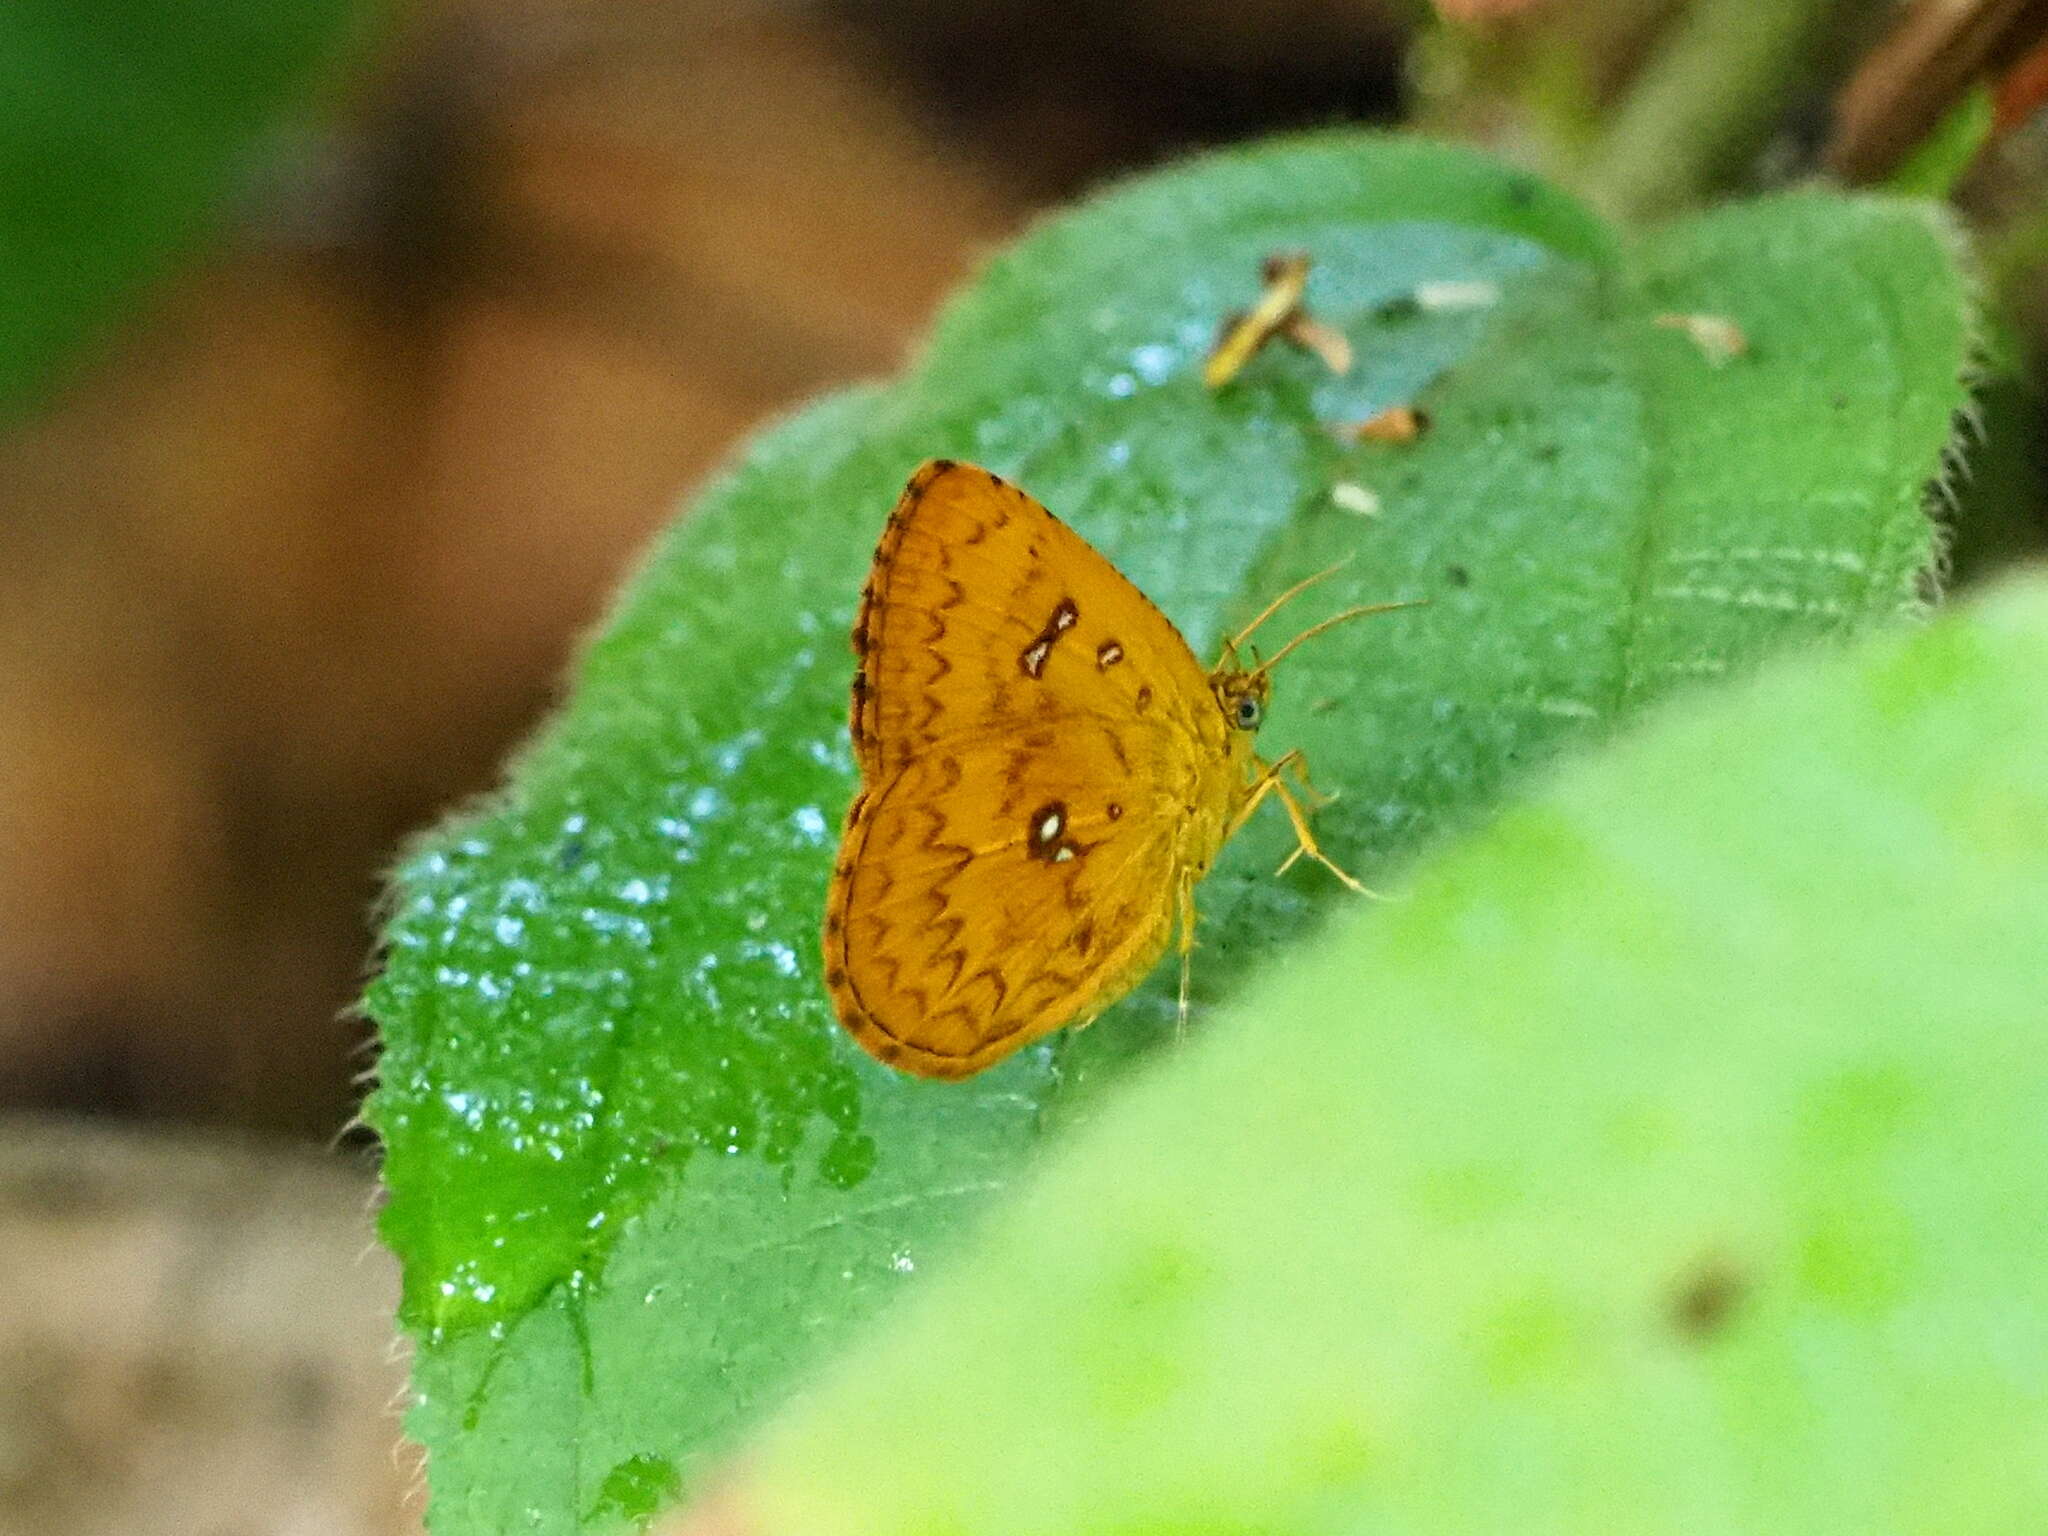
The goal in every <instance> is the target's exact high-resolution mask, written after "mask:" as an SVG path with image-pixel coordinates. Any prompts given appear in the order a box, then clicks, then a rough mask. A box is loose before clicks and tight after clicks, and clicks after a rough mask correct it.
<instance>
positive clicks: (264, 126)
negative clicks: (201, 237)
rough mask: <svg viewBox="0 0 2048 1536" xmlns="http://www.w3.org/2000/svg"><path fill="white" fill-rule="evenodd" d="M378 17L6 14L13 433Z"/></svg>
mask: <svg viewBox="0 0 2048 1536" xmlns="http://www.w3.org/2000/svg"><path fill="white" fill-rule="evenodd" d="M372 10H373V7H372V6H371V5H370V3H369V0H305V3H301V4H294V5H284V6H280V5H274V4H269V3H265V0H208V3H206V4H203V5H172V6H165V5H159V4H151V3H148V0H104V3H95V4H91V5H79V4H77V3H75V0H9V3H8V4H7V5H6V6H5V7H4V8H0V271H4V272H5V273H6V280H5V281H4V282H0V422H4V421H5V420H7V419H8V418H9V417H11V416H17V415H19V414H21V413H22V412H23V411H25V410H26V409H27V408H29V407H30V406H31V405H33V404H34V403H35V402H36V401H37V400H38V399H39V398H40V397H41V396H42V394H43V393H44V392H45V391H46V390H47V389H48V387H49V386H50V384H51V383H52V382H53V380H54V379H55V377H56V376H57V375H58V373H59V371H60V370H61V368H62V367H63V366H64V364H65V363H66V362H67V360H68V359H70V358H71V357H72V355H73V354H74V353H76V352H77V351H78V349H79V348H80V347H81V346H83V345H85V344H87V343H89V342H90V341H91V340H92V339H93V338H95V337H98V336H100V335H101V334H103V333H104V331H105V330H106V328H107V326H108V323H109V317H110V316H112V315H115V314H117V313H119V311H120V310H121V309H122V308H123V307H124V306H125V305H127V304H128V303H130V302H132V301H133V299H134V296H135V295H136V294H137V293H138V292H139V291H140V290H141V289H142V288H143V286H144V285H145V284H146V283H148V282H149V281H150V280H151V279H154V278H159V277H161V276H162V275H163V274H165V273H166V272H167V271H168V270H169V268H170V266H171V263H172V260H173V259H174V258H175V257H176V256H178V255H180V254H182V253H183V252H185V251H186V249H187V248H188V247H189V246H190V245H191V243H192V241H193V239H194V237H195V236H196V235H197V234H198V232H199V231H200V230H201V229H202V228H203V227H204V226H205V225H206V224H207V223H208V222H209V220H211V219H213V218H214V217H216V216H217V215H218V213H219V211H220V209H221V207H222V205H223V204H224V203H226V202H228V201H229V200H230V199H231V198H232V196H233V193H234V189H235V186H236V183H237V181H238V179H239V178H241V177H242V176H243V175H245V174H246V173H248V172H249V171H250V170H251V169H252V168H253V167H254V166H255V164H256V163H257V162H258V161H260V159H261V158H262V156H263V155H264V153H265V152H266V148H267V146H268V144H269V142H270V138H269V136H270V134H271V133H272V131H273V130H274V129H276V127H277V126H278V124H279V123H280V121H281V120H282V119H284V118H286V117H288V116H290V115H291V114H293V113H295V112H297V111H299V110H301V109H302V107H303V103H304V101H305V98H306V96H307V94H308V91H309V89H310V87H311V86H312V84H313V83H314V81H315V80H316V79H317V78H318V76H319V73H320V70H321V68H322V66H323V65H324V64H326V63H328V62H329V61H330V60H331V59H332V58H333V56H334V55H335V53H336V51H337V49H338V48H339V47H340V46H341V45H343V44H344V43H345V42H346V41H347V40H348V39H349V38H350V37H351V35H352V33H354V32H355V31H356V30H357V29H359V28H362V27H364V26H365V25H366V24H367V22H368V21H369V19H370V13H371V11H372Z"/></svg>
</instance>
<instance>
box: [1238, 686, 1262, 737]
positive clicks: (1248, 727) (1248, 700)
mask: <svg viewBox="0 0 2048 1536" xmlns="http://www.w3.org/2000/svg"><path fill="white" fill-rule="evenodd" d="M1264 715H1265V710H1264V709H1263V708H1261V707H1260V705H1259V701H1258V699H1257V698H1256V697H1254V696H1253V695H1251V694H1249V693H1247V694H1245V695H1243V696H1242V697H1240V698H1239V699H1238V701H1237V728H1238V729H1239V730H1240V731H1256V730H1257V729H1258V728H1259V721H1260V720H1261V719H1262V718H1263V717H1264Z"/></svg>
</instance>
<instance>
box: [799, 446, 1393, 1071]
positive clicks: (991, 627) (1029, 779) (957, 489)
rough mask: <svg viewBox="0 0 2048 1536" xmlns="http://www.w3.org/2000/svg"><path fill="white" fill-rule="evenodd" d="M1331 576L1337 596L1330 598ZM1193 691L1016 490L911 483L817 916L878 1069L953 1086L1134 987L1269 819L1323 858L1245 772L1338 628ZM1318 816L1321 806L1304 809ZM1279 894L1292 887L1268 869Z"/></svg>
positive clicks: (1271, 780) (1267, 771) (856, 639)
mask: <svg viewBox="0 0 2048 1536" xmlns="http://www.w3.org/2000/svg"><path fill="white" fill-rule="evenodd" d="M1323 574H1324V575H1328V574H1329V573H1328V572H1324V573H1323ZM1321 579H1322V578H1321V577H1320V576H1315V577H1310V578H1309V580H1308V581H1305V582H1302V583H1301V584H1300V585H1298V586H1296V587H1294V588H1293V589H1291V590H1290V591H1288V592H1286V593H1283V594H1282V595H1281V596H1280V597H1279V598H1278V599H1276V600H1275V601H1274V602H1273V603H1272V604H1271V605H1269V606H1268V607H1267V609H1266V611H1265V612H1264V613H1261V614H1260V615H1259V616H1258V618H1257V619H1254V620H1253V621H1252V623H1251V624H1250V625H1248V626H1247V627H1246V628H1245V629H1244V630H1243V631H1242V632H1240V633H1239V634H1237V635H1235V636H1233V637H1232V638H1231V639H1229V640H1226V641H1225V642H1224V645H1223V655H1222V658H1221V659H1220V660H1219V661H1218V662H1217V664H1216V668H1215V670H1214V671H1211V672H1207V673H1205V672H1204V671H1203V670H1202V667H1201V665H1200V663H1198V662H1197V661H1196V660H1195V657H1194V654H1193V652H1191V651H1190V650H1189V649H1188V646H1187V642H1186V641H1185V640H1183V639H1182V638H1181V636H1180V632H1179V631H1178V630H1176V629H1175V628H1174V627H1173V625H1172V624H1170V623H1169V622H1167V620H1166V618H1165V616H1164V615H1163V614H1161V613H1160V612H1159V610H1158V609H1157V608H1155V607H1153V606H1152V603H1151V602H1150V600H1148V599H1147V598H1146V596H1145V595H1144V594H1143V593H1142V592H1140V591H1139V590H1138V589H1137V588H1136V587H1134V586H1132V585H1131V584H1130V582H1128V581H1126V580H1125V579H1124V577H1123V576H1122V575H1121V574H1120V573H1119V572H1118V571H1117V570H1116V568H1115V567H1114V566H1112V565H1111V564H1110V563H1109V562H1108V561H1107V560H1105V559H1104V558H1103V557H1102V556H1101V555H1099V554H1097V553H1096V552H1095V550H1094V549H1092V548H1090V547H1089V545H1088V544H1087V543H1086V542H1085V541H1084V540H1083V539H1082V538H1081V536H1080V535H1079V534H1077V533H1075V532H1074V531H1073V530H1072V529H1070V528H1069V527H1067V525H1066V524H1064V523H1062V522H1061V521H1060V520H1059V519H1058V518H1056V517H1054V516H1053V515H1052V514H1051V513H1050V512H1048V511H1046V509H1045V508H1044V507H1042V506H1040V505H1039V504H1038V503H1037V502H1036V501H1034V500H1032V499H1031V497H1029V496H1027V495H1025V494H1024V492H1022V491H1021V490H1019V489H1017V487H1015V486H1013V485H1010V484H1008V483H1006V482H1005V481H1003V480H1002V479H1000V478H999V477H997V476H995V475H992V474H990V473H989V472H988V471H987V470H985V469H977V468H975V467H974V466H973V465H971V464H956V463H953V462H950V461H948V460H945V459H935V460H933V461H932V462H931V463H929V464H926V465H925V466H924V467H923V468H921V469H919V470H918V471H917V473H916V474H914V475H912V476H911V477H910V483H909V484H908V485H907V486H905V487H904V490H903V495H902V498H901V499H900V500H899V501H898V502H897V503H896V509H895V511H893V512H892V513H891V514H890V515H889V524H888V527H887V529H886V530H885V531H884V532H883V534H882V540H881V543H880V545H879V546H878V547H877V548H876V550H875V563H874V568H873V570H872V572H871V573H870V574H869V577H868V583H867V587H866V589H865V591H864V592H863V593H862V596H861V607H860V616H859V618H858V619H856V620H855V622H854V626H853V649H854V654H855V655H856V656H857V657H858V658H859V666H858V668H857V670H856V671H855V674H854V679H853V745H854V753H855V756H856V757H857V758H858V760H859V764H860V774H861V788H860V792H859V793H858V794H857V795H855V796H854V799H853V804H852V805H851V807H849V808H848V810H847V813H846V832H845V836H844V839H843V841H842V843H841V846H840V853H839V863H838V867H837V869H836V870H835V872H834V874H833V878H832V889H831V894H830V897H829V898H828V901H827V905H826V915H825V984H826V987H827V988H828V989H829V991H830V992H831V995H832V1006H833V1008H834V1009H835V1011H836V1012H837V1013H838V1015H839V1020H840V1022H841V1023H842V1024H844V1025H845V1026H846V1028H847V1029H848V1031H850V1032H851V1033H852V1035H853V1037H854V1039H856V1040H858V1041H859V1042H860V1043H861V1045H862V1046H864V1047H865V1048H866V1049H867V1050H868V1051H869V1052H870V1053H872V1054H873V1055H874V1056H876V1057H878V1058H879V1059H880V1060H882V1061H885V1062H888V1063H889V1064H891V1065H892V1066H896V1067H900V1068H902V1069H903V1070H904V1071H906V1072H914V1073H916V1074H918V1075H919V1076H922V1077H944V1078H957V1077H965V1076H967V1075H968V1074H969V1073H972V1072H978V1071H980V1070H981V1069H982V1068H983V1067H986V1066H988V1065H989V1064H990V1063H991V1062H994V1061H996V1060H998V1059H1000V1058H1001V1057H1004V1056H1007V1055H1008V1054H1009V1053H1010V1052H1012V1051H1014V1050H1016V1049H1018V1048H1019V1047H1020V1046H1023V1045H1027V1044H1029V1043H1030V1042H1031V1041H1033V1040H1036V1039H1038V1038H1039V1037H1040V1036H1041V1035H1045V1034H1047V1033H1049V1032H1051V1031H1052V1030H1055V1029H1059V1028H1060V1027H1062V1026H1063V1025H1068V1024H1079V1023H1085V1022H1087V1021H1088V1020H1090V1019H1092V1018H1094V1017H1095V1016H1096V1015H1097V1014H1098V1013H1100V1012H1101V1011H1102V1010H1103V1009H1104V1008H1107V1007H1108V1006H1109V1005H1110V1004H1111V1003H1113V1002H1115V1001H1116V1000H1117V999H1118V998H1119V997H1121V996H1123V995H1124V993H1126V992H1128V991H1129V990H1130V989H1131V988H1132V987H1134V986H1136V985H1137V983H1138V982H1139V980H1140V979H1142V978H1143V976H1144V975H1145V973H1146V972H1147V971H1149V970H1151V968H1152V966H1153V965H1154V964H1155V963H1156V962H1157V961H1158V959H1159V957H1160V955H1161V954H1162V953H1164V951H1165V949H1166V945H1167V941H1168V939H1169V937H1170V936H1171V934H1172V931H1173V928H1174V925H1175V922H1176V919H1177V920H1178V923H1179V928H1180V948H1181V954H1182V975H1181V1009H1182V1015H1183V1018H1184V1017H1185V1014H1186V1008H1187V959H1186V957H1187V955H1188V952H1189V951H1190V949H1191V948H1192V947H1193V943H1194V928H1195V903H1194V889H1195V883H1196V882H1197V881H1198V880H1200V879H1201V878H1202V876H1203V875H1204V874H1206V873H1207V872H1208V870H1209V866H1210V865H1211V864H1212V863H1213V862H1214V861H1215V858H1216V855H1217V853H1218V852H1219V851H1220V850H1221V849H1222V847H1223V845H1224V843H1225V842H1227V841H1228V840H1229V838H1230V836H1231V834H1232V833H1234V832H1236V830H1237V829H1238V828H1239V827H1240V826H1242V825H1243V824H1244V822H1245V820H1246V818H1248V817H1249V816H1250V815H1251V813H1252V811H1253V810H1254V809H1255V808H1256V807H1257V806H1258V804H1259V802H1260V801H1261V800H1263V799H1265V798H1266V796H1268V795H1273V796H1275V797H1276V798H1278V799H1279V801H1280V803H1281V804H1282V805H1283V806H1284V807H1285V808H1286V810H1287V814H1288V817H1289V819H1290V820H1291V821H1292V822H1293V824H1294V833H1295V837H1296V839H1297V841H1298V846H1297V847H1296V849H1295V851H1294V853H1293V854H1292V855H1290V856H1289V858H1288V860H1287V863H1288V864H1292V863H1293V862H1294V860H1295V859H1297V858H1300V857H1301V856H1302V855H1303V854H1306V855H1307V856H1308V857H1310V858H1312V859H1315V860H1317V861H1318V862H1320V863H1322V864H1324V865H1326V866H1327V867H1328V868H1329V869H1331V870H1332V871H1333V872H1334V873H1335V874H1336V875H1337V877H1338V878H1339V879H1341V880H1342V881H1343V882H1344V883H1345V884H1346V885H1348V886H1351V887H1352V888H1353V889H1354V890H1361V891H1362V890H1363V889H1364V887H1362V886H1360V885H1359V884H1358V882H1357V881H1356V880H1353V879H1352V878H1351V876H1350V875H1348V874H1346V873H1345V872H1344V871H1343V870H1341V869H1339V868H1338V867H1337V866H1336V865H1335V864H1334V863H1332V862H1331V861H1330V860H1329V859H1328V858H1327V857H1325V856H1324V854H1323V851H1322V849H1321V848H1319V847H1318V846H1317V845H1316V840H1315V836H1314V834H1313V833H1312V832H1311V831H1310V830H1309V825H1308V818H1307V816H1306V814H1305V813H1304V811H1303V809H1302V807H1301V804H1300V802H1299V801H1297V800H1296V798H1295V796H1294V793H1293V791H1292V790H1291V789H1290V788H1289V787H1288V785H1287V784H1286V782H1285V781H1284V780H1283V778H1282V774H1283V773H1285V772H1286V771H1287V770H1288V769H1290V768H1292V769H1293V770H1294V771H1295V772H1296V773H1297V774H1301V776H1302V782H1303V784H1304V786H1305V787H1309V786H1307V776H1306V774H1305V773H1304V772H1303V770H1302V767H1301V754H1300V752H1298V751H1295V752H1289V753H1287V754H1285V755H1284V756H1282V757H1281V758H1279V759H1278V760H1276V761H1274V762H1271V763H1268V762H1265V761H1263V760H1262V759H1261V758H1259V757H1258V755H1257V754H1256V753H1254V752H1253V751H1252V737H1253V736H1254V735H1255V734H1256V733H1257V731H1258V728H1259V722H1260V719H1261V718H1262V716H1263V715H1264V713H1265V708H1266V700H1267V696H1268V693H1269V691H1270V688H1271V673H1272V669H1273V666H1274V664H1275V663H1276V662H1278V661H1279V660H1280V659H1281V657H1283V656H1285V655H1286V654H1287V653H1288V652H1289V651H1291V650H1293V649H1294V647H1295V646H1297V645H1299V644H1301V642H1302V641H1304V640H1306V639H1308V638H1309V636H1311V635H1315V634H1319V633H1321V632H1322V631H1323V630H1325V629H1328V628H1330V627H1331V626H1332V625H1334V624H1341V623H1343V622H1345V621H1346V620H1348V619H1354V618H1358V617H1360V616H1361V615H1364V614H1368V613H1379V612H1384V611H1386V610H1387V609H1391V608H1402V607H1409V606H1412V605H1411V604H1406V603H1385V604H1380V605H1378V606H1376V607H1369V608H1352V609H1347V610H1346V611H1344V612H1343V613H1339V614H1337V615H1335V616H1334V617H1332V618H1328V619H1325V620H1323V621H1322V623H1320V624H1317V625H1315V626H1314V627H1313V628H1311V629H1309V630H1307V631H1306V632H1304V633H1303V634H1301V635H1298V636H1296V637H1295V638H1294V639H1293V640H1292V641H1290V642H1288V644H1287V645H1286V646H1284V647H1283V648H1282V649H1281V650H1280V651H1279V652H1278V653H1277V654H1276V655H1274V656H1273V658H1272V659H1271V660H1269V661H1266V662H1263V663H1260V664H1258V665H1255V666H1249V667H1248V666H1245V665H1244V664H1243V663H1242V662H1241V661H1240V660H1239V653H1240V651H1241V649H1242V647H1243V646H1244V643H1245V641H1246V640H1247V639H1249V638H1250V636H1251V633H1252V631H1253V630H1255V629H1257V628H1258V627H1259V625H1260V624H1261V623H1263V622H1264V621H1265V620H1266V619H1267V618H1269V617H1271V615H1272V614H1273V613H1274V612H1275V611H1277V610H1278V609H1279V607H1280V606H1281V604H1283V603H1285V602H1286V601H1287V600H1288V599H1289V598H1291V597H1293V596H1294V595H1295V594H1296V593H1298V592H1300V591H1301V590H1303V588H1305V587H1307V586H1309V585H1311V584H1312V583H1314V582H1316V581H1319V580H1321ZM1309 789H1310V793H1313V792H1314V791H1313V788H1312V787H1309ZM1281 867H1282V868H1283V869H1284V868H1286V867H1287V866H1286V865H1282V866H1281Z"/></svg>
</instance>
